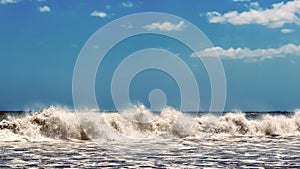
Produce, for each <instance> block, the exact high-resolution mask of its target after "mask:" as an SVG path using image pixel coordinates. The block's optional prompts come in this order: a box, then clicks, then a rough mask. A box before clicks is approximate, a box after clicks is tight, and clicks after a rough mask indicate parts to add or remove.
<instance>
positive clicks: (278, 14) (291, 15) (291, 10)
mask: <svg viewBox="0 0 300 169" xmlns="http://www.w3.org/2000/svg"><path fill="white" fill-rule="evenodd" d="M252 5H253V4H252ZM254 5H255V4H254ZM256 5H258V4H256ZM207 16H208V20H209V22H210V23H231V24H233V25H244V24H260V25H264V26H267V27H270V28H278V27H282V26H283V25H284V24H287V23H289V24H297V25H300V1H299V0H294V1H289V2H287V3H283V2H281V3H276V4H273V5H272V8H270V9H260V8H259V9H250V10H249V11H243V12H241V13H239V12H238V11H230V12H227V13H225V14H220V13H219V12H216V11H213V12H208V13H207Z"/></svg>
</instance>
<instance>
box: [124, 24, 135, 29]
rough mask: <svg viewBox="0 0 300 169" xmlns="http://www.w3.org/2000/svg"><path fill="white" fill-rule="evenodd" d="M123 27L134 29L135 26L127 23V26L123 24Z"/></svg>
mask: <svg viewBox="0 0 300 169" xmlns="http://www.w3.org/2000/svg"><path fill="white" fill-rule="evenodd" d="M121 27H123V28H125V29H132V28H133V25H132V24H130V23H127V24H122V25H121Z"/></svg>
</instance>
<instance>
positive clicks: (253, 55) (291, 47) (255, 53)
mask: <svg viewBox="0 0 300 169" xmlns="http://www.w3.org/2000/svg"><path fill="white" fill-rule="evenodd" d="M217 54H218V55H219V56H220V58H225V59H247V60H248V61H249V60H251V61H263V60H265V59H271V58H276V57H286V56H291V55H293V56H300V45H299V46H297V45H295V44H287V45H283V46H281V47H279V48H268V49H254V50H251V49H249V48H236V49H234V48H229V49H223V48H222V47H212V48H207V49H204V50H202V51H199V52H196V53H193V54H192V55H191V57H216V56H217Z"/></svg>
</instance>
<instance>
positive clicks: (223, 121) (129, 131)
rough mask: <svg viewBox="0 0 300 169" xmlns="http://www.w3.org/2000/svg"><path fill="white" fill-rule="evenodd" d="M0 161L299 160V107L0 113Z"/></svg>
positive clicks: (174, 163)
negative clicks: (266, 110) (252, 110)
mask: <svg viewBox="0 0 300 169" xmlns="http://www.w3.org/2000/svg"><path fill="white" fill-rule="evenodd" d="M0 115H1V116H0V118H1V122H0V140H1V141H0V168H101V167H111V168H204V167H205V168H224V167H227V168H299V167H300V146H299V145H300V111H297V110H296V111H295V112H291V113H287V112H285V113H280V112H277V113H276V112H270V113H241V112H235V113H182V112H179V111H176V110H174V109H172V108H165V109H164V110H162V112H160V113H152V112H150V111H149V110H147V109H146V108H144V107H143V106H136V107H135V108H132V109H129V110H126V111H124V112H118V113H116V112H97V111H92V110H89V111H81V112H74V111H71V110H68V109H65V108H60V107H50V108H47V109H44V110H43V111H41V112H30V113H25V112H19V113H17V112H14V113H12V112H10V113H9V112H3V113H1V114H0Z"/></svg>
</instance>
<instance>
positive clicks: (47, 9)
mask: <svg viewBox="0 0 300 169" xmlns="http://www.w3.org/2000/svg"><path fill="white" fill-rule="evenodd" d="M39 11H40V12H51V9H50V7H49V6H47V5H46V6H43V7H39Z"/></svg>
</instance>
